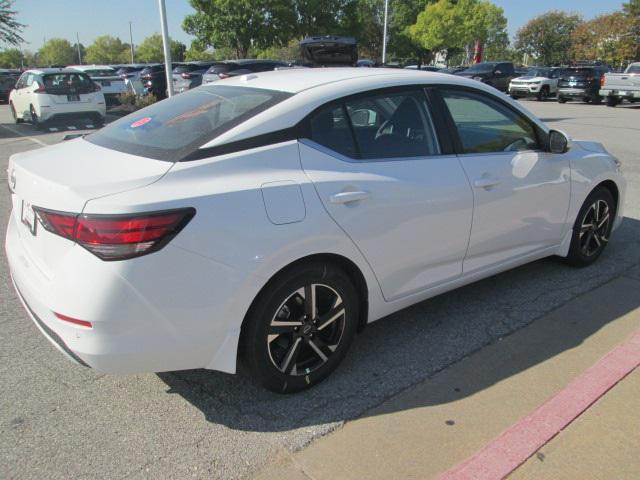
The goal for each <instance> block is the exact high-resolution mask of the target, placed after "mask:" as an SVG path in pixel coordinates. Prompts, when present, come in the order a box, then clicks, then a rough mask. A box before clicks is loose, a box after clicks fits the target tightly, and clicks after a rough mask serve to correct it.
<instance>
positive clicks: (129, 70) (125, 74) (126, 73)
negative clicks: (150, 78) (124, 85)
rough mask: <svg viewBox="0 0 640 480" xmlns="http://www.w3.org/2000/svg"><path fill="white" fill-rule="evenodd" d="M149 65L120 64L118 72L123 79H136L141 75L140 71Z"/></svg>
mask: <svg viewBox="0 0 640 480" xmlns="http://www.w3.org/2000/svg"><path fill="white" fill-rule="evenodd" d="M148 66H149V65H147V64H132V65H119V68H118V69H117V70H116V74H117V75H118V76H119V77H120V78H122V79H123V80H125V79H127V78H128V79H134V78H138V77H139V76H140V72H142V70H144V69H145V68H147V67H148ZM114 68H115V67H114Z"/></svg>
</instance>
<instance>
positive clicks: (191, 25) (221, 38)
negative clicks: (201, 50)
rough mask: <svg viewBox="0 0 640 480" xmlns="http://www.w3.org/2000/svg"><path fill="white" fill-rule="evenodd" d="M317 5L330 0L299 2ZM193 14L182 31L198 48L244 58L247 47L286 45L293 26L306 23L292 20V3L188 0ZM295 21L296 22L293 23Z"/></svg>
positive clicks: (291, 35) (294, 16) (305, 20)
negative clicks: (225, 52)
mask: <svg viewBox="0 0 640 480" xmlns="http://www.w3.org/2000/svg"><path fill="white" fill-rule="evenodd" d="M302 1H303V2H306V3H314V4H318V5H321V4H323V3H331V2H332V1H333V0H327V1H326V2H322V1H321V0H302ZM190 2H191V6H192V7H193V9H194V10H195V11H196V13H194V14H193V15H188V16H187V17H186V18H185V19H184V21H183V23H182V28H183V29H184V31H185V32H187V33H189V34H191V35H194V36H195V37H196V40H197V41H198V42H199V44H200V45H202V46H204V47H213V48H219V47H222V48H225V47H226V48H231V49H233V51H234V52H235V56H236V57H237V58H246V57H247V55H248V53H249V50H250V48H251V47H255V48H258V49H263V48H268V47H271V46H282V45H286V44H287V42H288V41H289V40H290V39H291V38H292V37H293V36H294V35H295V29H296V25H299V26H300V25H303V24H305V23H306V22H309V20H308V19H307V18H302V17H296V13H298V12H297V10H296V8H295V6H294V5H293V1H292V0H190ZM296 19H298V20H299V22H296ZM323 33H326V32H323Z"/></svg>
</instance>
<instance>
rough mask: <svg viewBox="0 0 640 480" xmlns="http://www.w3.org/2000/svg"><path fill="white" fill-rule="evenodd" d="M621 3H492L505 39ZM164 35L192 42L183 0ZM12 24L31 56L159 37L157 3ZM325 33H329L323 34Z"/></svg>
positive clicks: (132, 2) (49, 14)
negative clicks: (51, 49) (546, 17)
mask: <svg viewBox="0 0 640 480" xmlns="http://www.w3.org/2000/svg"><path fill="white" fill-rule="evenodd" d="M622 2H623V0H580V1H575V0H574V1H571V0H493V3H495V4H497V5H499V6H500V7H502V8H503V9H504V12H505V16H506V17H507V20H508V22H509V23H508V26H509V27H508V28H509V35H510V37H512V38H513V35H514V34H515V33H516V31H517V30H518V28H519V27H521V26H522V25H524V24H525V23H526V22H527V21H528V20H529V19H531V18H532V17H534V16H536V15H539V14H541V13H544V12H546V11H548V10H565V11H570V12H578V13H580V14H582V16H583V17H584V18H585V19H587V20H589V19H591V18H593V17H595V16H596V15H600V14H602V13H610V12H612V11H614V10H618V9H620V8H621V5H622ZM166 5H167V19H168V25H169V35H170V36H171V37H172V38H173V39H175V40H178V41H181V42H183V43H185V44H186V45H187V47H188V46H189V45H190V44H191V40H192V38H191V37H190V36H189V35H187V34H186V33H185V32H184V31H183V30H182V28H181V25H182V19H183V18H184V17H185V16H186V15H188V14H190V13H192V12H193V10H192V8H191V6H190V5H189V2H188V0H166ZM13 8H14V10H17V11H18V16H17V19H18V21H20V22H21V23H24V24H26V25H27V28H25V30H24V32H23V35H22V36H23V38H24V39H25V40H26V41H27V42H28V43H27V44H26V45H23V46H22V48H23V49H25V50H31V51H35V50H37V49H38V48H40V47H41V46H42V44H43V43H44V40H45V39H48V38H54V37H61V38H66V39H68V40H69V41H70V42H71V43H75V37H76V32H77V33H78V35H79V37H80V43H82V44H83V45H85V46H86V45H89V44H91V42H92V41H93V39H94V38H95V37H97V36H99V35H113V36H117V37H120V39H121V40H122V41H125V42H129V22H130V21H131V22H132V30H133V43H134V44H136V45H137V44H139V43H140V42H141V41H142V40H143V39H144V38H145V37H146V36H149V35H151V34H153V33H157V32H160V15H159V13H158V2H157V0H15V3H14V7H13ZM327 33H331V32H327Z"/></svg>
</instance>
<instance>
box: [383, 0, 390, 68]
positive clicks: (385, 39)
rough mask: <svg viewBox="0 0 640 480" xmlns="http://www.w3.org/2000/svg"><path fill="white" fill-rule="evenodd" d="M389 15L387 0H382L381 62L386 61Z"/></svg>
mask: <svg viewBox="0 0 640 480" xmlns="http://www.w3.org/2000/svg"><path fill="white" fill-rule="evenodd" d="M388 15H389V0H384V28H383V32H382V64H383V65H384V64H385V63H387V17H388Z"/></svg>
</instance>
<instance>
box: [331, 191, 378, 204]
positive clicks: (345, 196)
mask: <svg viewBox="0 0 640 480" xmlns="http://www.w3.org/2000/svg"><path fill="white" fill-rule="evenodd" d="M370 195H371V194H370V193H369V192H340V193H336V194H334V195H331V196H330V197H329V200H330V201H331V203H351V202H358V201H360V200H366V199H367V198H369V196H370Z"/></svg>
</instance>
